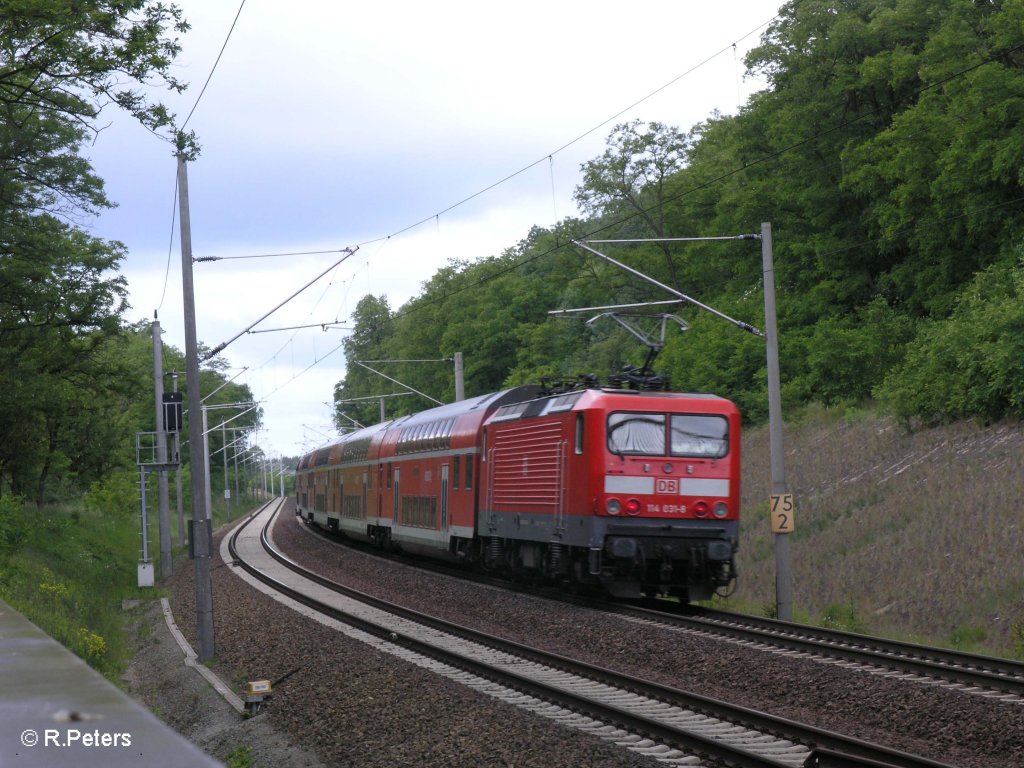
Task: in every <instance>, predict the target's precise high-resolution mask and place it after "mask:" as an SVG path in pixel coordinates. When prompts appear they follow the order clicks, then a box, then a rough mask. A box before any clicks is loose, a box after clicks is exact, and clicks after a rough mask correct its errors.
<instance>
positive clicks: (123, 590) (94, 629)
mask: <svg viewBox="0 0 1024 768" xmlns="http://www.w3.org/2000/svg"><path fill="white" fill-rule="evenodd" d="M3 506H4V511H3V513H2V519H0V525H2V526H3V527H4V528H5V529H6V530H8V531H10V530H19V531H20V532H21V536H20V540H19V541H18V543H17V545H16V546H10V547H7V549H6V552H0V597H2V598H3V599H4V600H6V601H7V602H8V603H10V604H11V606H13V607H14V608H16V609H17V610H19V611H20V612H21V613H23V614H24V615H25V616H26V617H27V618H28V619H29V620H31V621H32V622H33V623H35V624H36V625H37V626H39V627H40V628H41V629H42V630H43V631H45V632H46V633H48V634H49V635H51V636H53V637H54V638H55V639H57V640H58V641H59V642H61V643H63V644H64V645H65V646H67V647H68V648H70V649H71V650H72V651H74V652H75V653H76V654H78V655H79V656H81V657H82V658H83V659H85V660H86V661H87V662H88V663H89V664H90V665H92V666H93V667H94V668H96V669H97V670H99V671H100V672H101V673H102V674H104V675H105V676H106V677H107V678H109V679H110V680H112V681H115V682H116V681H117V679H118V677H119V676H120V674H121V671H122V670H123V668H124V665H125V663H126V662H127V660H128V659H129V657H130V654H131V649H130V647H129V644H128V641H127V637H126V634H125V632H124V629H123V627H122V621H123V616H122V612H121V601H122V600H123V599H125V598H146V597H149V596H151V593H149V594H147V593H146V592H145V591H144V590H140V589H139V588H138V587H136V580H137V573H136V563H137V561H138V549H139V543H138V540H139V531H138V524H137V522H135V524H134V525H133V524H132V523H133V522H134V521H133V520H132V518H131V517H130V516H119V517H112V516H104V515H102V514H100V513H98V512H94V511H89V510H86V509H84V508H82V507H80V506H59V507H52V508H45V509H38V510H37V509H35V508H27V507H21V506H20V505H16V504H13V503H12V502H11V501H10V500H8V501H6V502H5V503H4V505H3Z"/></svg>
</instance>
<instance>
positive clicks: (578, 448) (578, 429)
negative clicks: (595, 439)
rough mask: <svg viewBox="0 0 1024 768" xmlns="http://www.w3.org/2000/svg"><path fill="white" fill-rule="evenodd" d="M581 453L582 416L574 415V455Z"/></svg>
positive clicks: (580, 414) (579, 414)
mask: <svg viewBox="0 0 1024 768" xmlns="http://www.w3.org/2000/svg"><path fill="white" fill-rule="evenodd" d="M582 453H583V414H582V413H577V414H576V454H577V455H580V454H582Z"/></svg>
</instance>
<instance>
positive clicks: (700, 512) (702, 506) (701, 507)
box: [693, 501, 709, 517]
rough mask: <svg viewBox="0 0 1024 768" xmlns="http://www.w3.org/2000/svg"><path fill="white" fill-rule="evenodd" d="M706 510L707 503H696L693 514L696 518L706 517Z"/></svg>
mask: <svg viewBox="0 0 1024 768" xmlns="http://www.w3.org/2000/svg"><path fill="white" fill-rule="evenodd" d="M708 509H709V508H708V503H707V502H706V501H698V502H697V503H696V504H694V505H693V514H695V515H696V516H697V517H707V516H708Z"/></svg>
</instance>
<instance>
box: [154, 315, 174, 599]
mask: <svg viewBox="0 0 1024 768" xmlns="http://www.w3.org/2000/svg"><path fill="white" fill-rule="evenodd" d="M153 380H154V390H155V392H156V460H157V462H159V463H160V464H167V433H166V432H165V431H164V426H165V425H164V355H163V339H162V338H161V333H160V320H159V319H158V318H157V315H156V312H154V313H153ZM157 489H158V490H157V494H158V499H159V505H160V506H159V509H158V512H157V519H158V520H159V529H160V530H159V534H160V578H161V579H168V578H170V576H171V505H170V494H169V493H168V488H167V471H166V470H164V469H161V470H160V471H159V473H158V476H157Z"/></svg>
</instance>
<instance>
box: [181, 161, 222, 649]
mask: <svg viewBox="0 0 1024 768" xmlns="http://www.w3.org/2000/svg"><path fill="white" fill-rule="evenodd" d="M178 208H179V214H180V215H179V219H180V221H181V277H182V294H183V303H184V314H185V382H186V386H187V387H188V416H189V418H188V439H189V445H191V446H192V450H191V451H190V456H191V467H192V548H193V554H194V556H195V564H196V624H197V635H198V637H199V652H198V655H199V660H200V661H211V660H213V658H214V655H215V647H214V641H213V583H212V581H211V580H210V556H211V554H212V553H211V552H210V548H211V547H210V542H211V540H212V537H211V528H210V510H209V507H208V506H207V504H206V453H205V452H204V451H203V450H202V447H201V446H202V445H203V423H202V416H203V414H204V413H205V411H204V410H203V403H202V396H201V393H200V380H199V343H198V341H197V338H196V294H195V286H194V284H193V282H192V221H191V219H190V217H189V209H188V171H187V169H186V166H185V157H184V155H180V154H179V155H178Z"/></svg>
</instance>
